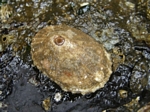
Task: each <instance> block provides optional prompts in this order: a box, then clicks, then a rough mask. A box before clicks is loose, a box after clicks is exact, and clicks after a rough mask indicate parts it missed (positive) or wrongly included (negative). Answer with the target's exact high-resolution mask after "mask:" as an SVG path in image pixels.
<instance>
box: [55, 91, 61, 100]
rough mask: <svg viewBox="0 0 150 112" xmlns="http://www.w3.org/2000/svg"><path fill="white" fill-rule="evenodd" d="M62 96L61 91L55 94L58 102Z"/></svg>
mask: <svg viewBox="0 0 150 112" xmlns="http://www.w3.org/2000/svg"><path fill="white" fill-rule="evenodd" d="M61 98H62V95H61V93H59V92H58V93H56V94H55V96H54V100H55V101H56V102H59V101H60V100H61Z"/></svg>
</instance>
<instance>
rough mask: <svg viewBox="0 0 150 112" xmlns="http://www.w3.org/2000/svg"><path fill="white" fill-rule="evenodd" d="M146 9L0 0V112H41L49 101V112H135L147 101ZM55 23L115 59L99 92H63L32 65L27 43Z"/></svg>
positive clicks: (101, 0)
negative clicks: (93, 42)
mask: <svg viewBox="0 0 150 112" xmlns="http://www.w3.org/2000/svg"><path fill="white" fill-rule="evenodd" d="M149 9H150V8H149V0H146V1H141V0H138V1H133V0H130V1H128V0H120V1H110V0H97V1H96V0H93V1H90V2H89V1H85V2H82V1H69V2H68V0H60V1H59V0H57V1H54V0H40V1H39V0H28V1H25V0H14V1H13V0H12V1H10V0H4V1H0V15H3V16H1V17H0V100H1V102H0V104H2V106H1V107H0V110H1V111H11V112H20V111H21V112H26V111H33V112H44V111H45V110H44V108H43V107H42V102H43V101H44V100H45V99H47V98H50V110H48V111H49V112H67V111H69V112H77V111H82V112H91V111H93V112H97V111H103V110H106V111H108V112H109V111H110V112H112V111H114V112H115V111H130V110H132V111H135V112H136V111H138V110H139V109H140V108H141V107H142V106H145V105H146V104H147V103H148V102H150V97H149V96H150V47H149V42H150V41H149V40H150V38H149V37H150V36H149V32H150V29H149ZM58 24H67V25H69V26H71V27H75V28H77V29H79V30H81V31H82V32H84V33H86V34H87V35H89V36H91V38H94V39H95V40H96V41H97V42H99V43H100V44H102V45H103V46H104V48H105V49H106V50H107V51H108V52H109V53H111V55H112V56H113V59H115V56H116V60H114V62H113V63H112V64H113V66H114V68H115V69H113V73H112V75H111V76H110V79H109V80H108V82H107V83H106V84H105V85H104V87H103V88H101V89H99V90H97V91H96V92H94V93H91V94H87V95H81V94H72V93H71V92H65V91H63V90H62V89H61V88H60V87H59V86H58V85H57V84H56V83H54V82H53V81H52V80H50V79H49V78H48V77H46V76H44V74H42V73H41V71H39V70H38V69H37V68H36V67H34V66H33V62H32V58H31V54H30V51H31V40H32V38H33V37H34V36H35V35H36V33H37V32H38V31H40V30H41V29H42V28H44V27H45V26H49V25H58ZM115 48H117V49H118V50H119V51H118V52H117V53H116V52H113V51H114V49H115ZM135 83H136V84H135ZM121 90H123V92H125V93H127V96H125V97H124V96H122V95H123V93H122V92H121ZM57 93H60V94H61V98H60V99H59V101H58V100H57V101H56V97H55V96H57ZM18 96H19V97H18ZM137 98H138V100H137ZM147 105H148V104H147ZM48 107H49V105H48Z"/></svg>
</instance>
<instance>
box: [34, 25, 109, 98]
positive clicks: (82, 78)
mask: <svg viewBox="0 0 150 112" xmlns="http://www.w3.org/2000/svg"><path fill="white" fill-rule="evenodd" d="M31 55H32V59H33V62H34V65H36V66H37V68H38V69H39V70H40V71H42V72H43V74H45V75H47V76H48V77H49V78H50V79H51V80H53V81H54V82H55V83H57V84H58V85H59V86H60V87H61V88H62V89H63V90H64V91H70V92H72V93H81V94H83V95H84V94H87V93H91V92H95V91H96V90H98V89H99V88H102V87H104V85H105V83H106V82H107V81H108V79H109V77H110V75H111V73H112V67H111V66H112V63H111V60H110V55H109V54H108V53H107V52H106V50H105V49H104V47H103V46H102V45H101V44H99V43H98V42H96V41H95V40H94V39H93V38H92V37H90V36H88V35H87V34H85V33H83V32H82V31H80V30H78V29H75V28H72V27H70V26H67V25H55V26H47V27H45V28H43V29H42V30H40V31H39V32H38V33H37V34H36V35H35V37H33V39H32V43H31Z"/></svg>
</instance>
